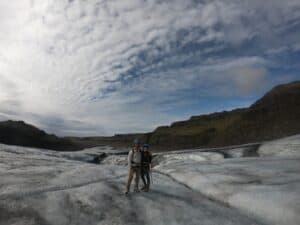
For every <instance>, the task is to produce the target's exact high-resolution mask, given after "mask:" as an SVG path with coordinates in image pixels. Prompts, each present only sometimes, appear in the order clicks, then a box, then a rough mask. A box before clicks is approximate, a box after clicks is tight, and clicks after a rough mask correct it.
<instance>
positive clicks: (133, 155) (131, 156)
mask: <svg viewBox="0 0 300 225" xmlns="http://www.w3.org/2000/svg"><path fill="white" fill-rule="evenodd" d="M141 161H142V154H141V143H140V141H139V140H138V139H135V140H134V147H133V149H132V150H131V151H129V153H128V167H129V172H128V180H127V185H126V191H125V194H128V193H129V191H130V186H131V182H132V179H133V177H134V176H135V187H134V191H135V192H139V191H140V190H139V180H140V176H141Z"/></svg>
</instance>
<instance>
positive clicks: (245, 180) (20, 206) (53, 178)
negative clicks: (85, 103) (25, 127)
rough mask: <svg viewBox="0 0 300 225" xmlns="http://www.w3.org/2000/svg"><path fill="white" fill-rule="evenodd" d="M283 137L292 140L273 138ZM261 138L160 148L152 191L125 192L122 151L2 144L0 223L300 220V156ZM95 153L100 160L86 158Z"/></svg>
mask: <svg viewBox="0 0 300 225" xmlns="http://www.w3.org/2000/svg"><path fill="white" fill-rule="evenodd" d="M289 141H291V143H293V144H297V140H296V139H295V137H294V139H293V138H292V139H284V140H277V141H276V142H275V143H276V145H277V146H283V145H284V146H287V145H289V144H290V143H289ZM264 145H265V146H264ZM264 145H262V146H260V148H259V151H262V152H264V154H265V155H263V157H260V158H257V157H249V158H247V157H246V158H245V157H243V156H245V155H242V154H240V153H241V152H245V147H240V148H238V147H235V149H237V150H235V149H231V150H230V149H229V150H228V151H233V152H234V154H237V156H238V157H237V158H231V159H225V158H224V155H223V154H222V153H221V152H216V151H215V150H214V152H208V151H207V150H206V151H205V152H201V151H199V152H197V151H193V152H192V151H190V152H187V153H185V152H183V151H182V152H173V153H170V154H169V153H164V154H159V155H158V156H156V157H155V165H156V166H155V168H154V171H153V178H154V181H153V182H154V184H153V189H152V191H151V192H149V193H131V194H130V195H129V196H124V194H123V191H124V189H125V183H126V179H127V170H128V169H127V167H126V155H118V153H123V151H118V152H115V151H114V150H113V149H111V148H109V147H98V148H92V149H86V150H83V151H80V152H55V151H50V150H44V149H32V148H23V147H16V146H7V145H0V176H1V179H0V225H2V224H3V225H4V224H5V225H16V224H22V225H23V224H24V225H28V224H29V225H31V224H32V225H43V224H45V225H49V224H57V225H65V224H80V225H81V224H91V225H92V224H97V225H102V224H103V225H110V224H122V225H127V224H149V225H152V224H153V225H154V224H155V225H159V224H172V225H176V224H188V225H190V224H191V225H193V224H195V225H196V224H197V225H199V224H202V225H207V224H210V225H218V224H225V225H229V224H230V225H231V224H238V225H240V224H243V225H247V224H249V225H250V224H251V225H255V224H270V225H271V224H272V225H277V224H278V225H279V224H280V225H287V224H289V225H297V224H300V216H299V215H300V195H299V194H300V193H299V192H300V191H299V190H300V156H297V155H296V154H294V155H293V156H291V155H290V152H286V151H285V153H287V154H286V155H285V154H283V153H280V148H279V147H278V148H277V150H276V151H273V150H272V151H270V149H272V148H270V147H269V146H271V145H272V146H273V145H274V143H273V142H272V143H271V142H268V143H265V144H264ZM294 146H295V145H294ZM261 149H263V150H261ZM295 151H297V149H296V150H295ZM295 151H294V152H295ZM274 152H276V154H274ZM101 153H106V154H107V155H108V157H107V158H105V159H104V160H103V161H102V162H101V164H100V165H97V164H92V163H88V162H90V160H91V157H94V156H95V155H97V154H101ZM115 153H117V154H115ZM267 153H268V154H269V155H267ZM279 153H280V154H279Z"/></svg>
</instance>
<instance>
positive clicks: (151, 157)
mask: <svg viewBox="0 0 300 225" xmlns="http://www.w3.org/2000/svg"><path fill="white" fill-rule="evenodd" d="M149 154H150V163H149V166H150V169H152V167H153V165H152V159H153V156H152V153H151V152H150V153H149Z"/></svg>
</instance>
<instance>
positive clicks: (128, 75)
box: [0, 0, 300, 136]
mask: <svg viewBox="0 0 300 225" xmlns="http://www.w3.org/2000/svg"><path fill="white" fill-rule="evenodd" d="M0 32H1V36H0V91H1V92H0V120H6V119H16V120H25V121H26V122H29V123H32V124H34V125H36V126H39V127H41V128H42V129H45V130H46V131H48V132H51V133H56V134H58V135H80V136H87V135H111V134H114V133H126V132H144V131H151V130H152V129H154V128H155V127H156V126H159V125H165V124H169V123H171V122H173V121H175V120H182V119H187V118H189V117H190V116H192V115H199V114H202V113H210V112H214V111H223V110H229V109H233V108H237V107H247V106H249V105H250V104H252V103H253V102H254V101H255V100H256V99H258V98H260V97H261V96H262V95H263V94H264V93H265V92H266V91H268V90H269V89H270V88H272V87H273V86H274V85H277V84H280V83H287V82H290V81H294V80H300V74H299V71H300V64H299V62H300V2H299V0H286V1H281V0H265V1H259V0H251V1H250V0H248V1H240V0H199V1H196V0H185V1H182V0H172V1H166V0H151V1H145V0H122V1H114V0H102V1H101V0H86V1H83V0H73V1H70V0H43V1H37V0H10V1H2V2H1V3H0Z"/></svg>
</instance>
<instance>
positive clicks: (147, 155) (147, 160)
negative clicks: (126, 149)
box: [141, 144, 152, 192]
mask: <svg viewBox="0 0 300 225" xmlns="http://www.w3.org/2000/svg"><path fill="white" fill-rule="evenodd" d="M151 163H152V154H151V152H150V151H149V145H148V144H144V146H143V151H142V166H141V177H142V180H143V183H144V187H143V188H142V189H141V190H142V191H146V192H148V191H149V189H150V170H151V166H152V165H151Z"/></svg>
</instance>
